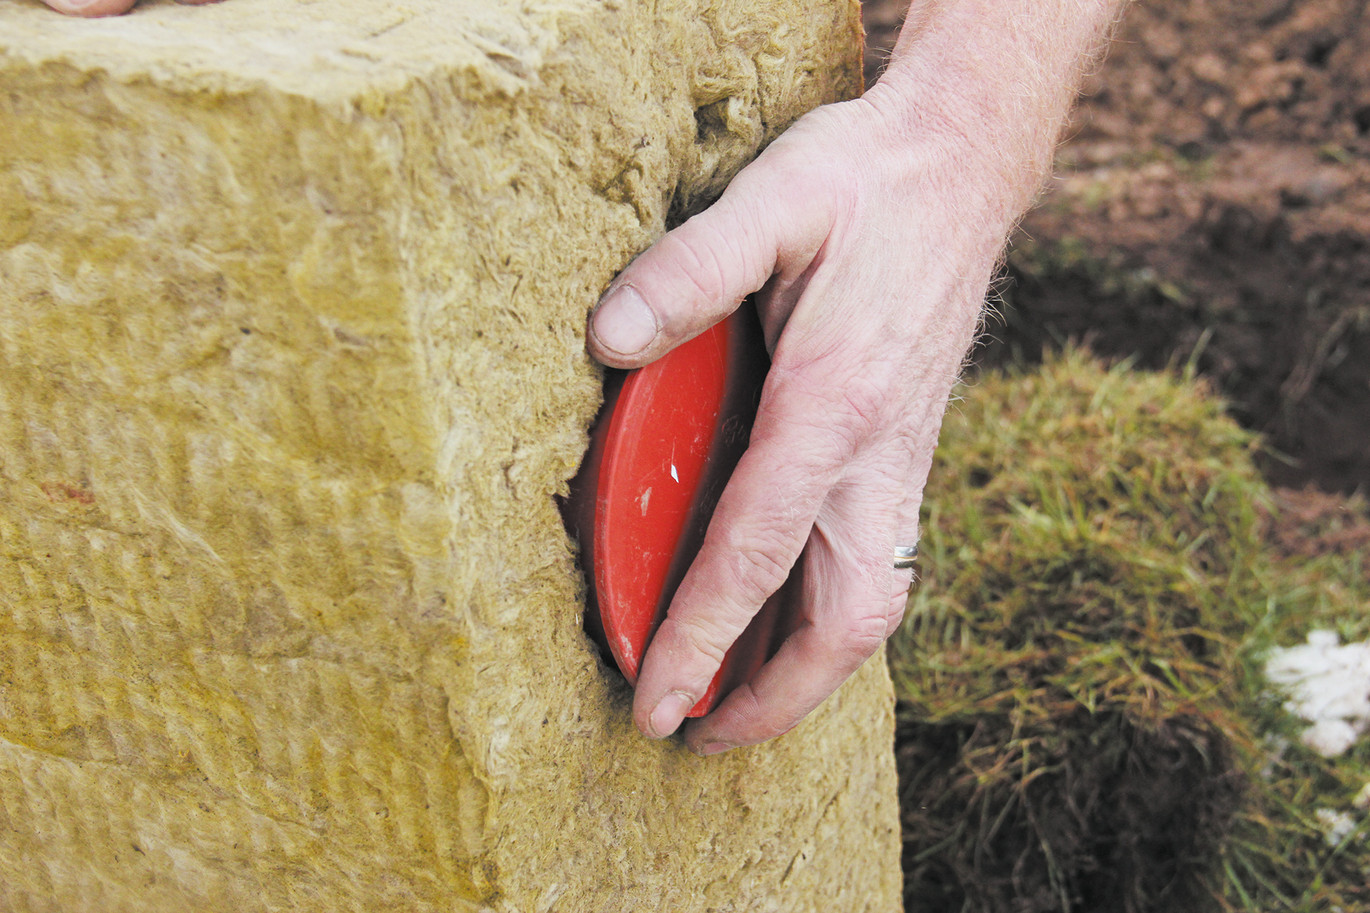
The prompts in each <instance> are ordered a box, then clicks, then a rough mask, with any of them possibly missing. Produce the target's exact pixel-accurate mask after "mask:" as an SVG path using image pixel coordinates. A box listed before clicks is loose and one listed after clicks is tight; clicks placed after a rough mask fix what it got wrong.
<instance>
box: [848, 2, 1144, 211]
mask: <svg viewBox="0 0 1370 913" xmlns="http://www.w3.org/2000/svg"><path fill="white" fill-rule="evenodd" d="M1126 5H1127V3H1126V0H913V4H912V6H911V8H910V9H909V13H908V17H907V19H906V21H905V24H904V27H903V29H902V31H901V33H900V36H899V41H898V43H897V44H896V46H895V48H894V52H893V53H892V55H891V58H890V64H889V68H888V70H887V71H886V73H885V75H884V76H883V77H882V78H881V81H880V83H879V85H878V86H877V87H876V89H875V90H873V93H874V92H878V93H879V96H878V97H877V98H873V99H872V100H873V101H876V102H877V103H878V104H879V105H880V106H881V107H883V108H884V109H885V111H886V112H887V115H890V116H893V117H895V118H897V119H898V120H900V121H902V123H903V124H904V125H906V126H907V127H908V128H909V129H910V130H912V131H915V132H917V133H920V134H922V133H926V132H929V131H931V132H934V133H937V134H941V135H943V137H944V138H945V136H946V135H947V134H950V135H951V136H953V137H956V138H957V139H959V140H961V141H964V143H965V144H966V152H967V159H966V164H967V167H974V168H976V169H977V171H978V173H977V174H976V175H975V178H976V179H977V181H976V182H977V183H978V184H980V185H981V187H980V191H981V192H983V193H984V194H985V196H986V199H985V202H986V204H987V205H988V206H989V207H990V208H991V210H992V211H991V212H988V213H986V214H985V215H986V216H988V217H990V218H991V219H994V220H995V221H1001V220H1004V219H1007V220H1009V221H1011V220H1013V219H1015V218H1017V217H1018V216H1019V215H1020V214H1021V213H1022V211H1023V210H1024V209H1026V208H1027V206H1028V205H1029V204H1030V203H1031V202H1032V199H1033V197H1034V196H1035V195H1036V193H1037V191H1038V190H1039V189H1040V187H1041V184H1042V182H1043V180H1045V178H1046V177H1047V175H1048V174H1049V173H1050V168H1051V159H1052V153H1053V150H1054V149H1055V146H1056V143H1057V140H1058V138H1059V136H1060V133H1061V129H1062V127H1063V126H1064V124H1065V122H1066V118H1067V116H1068V114H1069V111H1070V108H1071V106H1072V104H1073V103H1074V100H1075V98H1076V95H1077V93H1078V91H1079V85H1080V81H1081V78H1082V77H1083V75H1084V74H1085V73H1086V72H1087V71H1088V70H1089V69H1090V68H1091V67H1093V66H1096V65H1097V64H1098V61H1099V59H1100V58H1101V56H1102V53H1103V50H1104V47H1105V45H1106V42H1107V38H1108V34H1109V32H1110V31H1111V29H1112V27H1113V25H1114V23H1115V22H1116V21H1117V20H1118V18H1119V16H1120V15H1121V13H1122V11H1123V9H1124V7H1125V6H1126ZM996 217H997V218H996Z"/></svg>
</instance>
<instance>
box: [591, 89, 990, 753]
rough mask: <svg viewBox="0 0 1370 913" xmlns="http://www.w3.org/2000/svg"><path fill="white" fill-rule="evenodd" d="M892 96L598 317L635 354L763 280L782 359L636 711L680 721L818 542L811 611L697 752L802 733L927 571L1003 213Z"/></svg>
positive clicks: (731, 204) (785, 170) (747, 189)
mask: <svg viewBox="0 0 1370 913" xmlns="http://www.w3.org/2000/svg"><path fill="white" fill-rule="evenodd" d="M884 101H885V99H884V98H883V97H882V91H881V87H879V86H877V87H876V88H875V89H873V90H872V91H871V92H870V93H869V94H868V95H867V96H866V97H864V98H861V99H858V100H856V101H852V102H847V103H845V104H839V105H830V106H827V107H824V108H821V109H819V110H817V111H814V112H812V113H811V114H809V115H808V116H806V117H805V118H803V119H802V120H800V121H799V122H798V123H797V124H796V125H795V126H794V127H792V128H791V129H790V130H789V131H788V132H787V133H785V134H784V135H783V136H782V137H781V138H780V139H779V140H778V141H776V142H775V143H774V144H772V145H771V146H770V147H769V148H768V149H767V150H766V151H765V152H764V153H763V154H762V155H761V156H760V158H758V159H757V161H756V162H754V163H753V164H751V165H750V166H748V167H747V168H746V169H744V170H743V171H742V173H741V174H739V175H738V176H737V178H736V179H735V180H734V181H733V182H732V184H731V185H730V186H729V188H728V190H727V192H726V193H725V194H724V196H723V197H722V199H720V200H719V201H718V203H716V204H715V205H714V206H713V207H712V208H710V209H709V210H707V211H705V212H704V213H702V214H700V215H698V216H696V217H694V218H693V219H691V220H690V221H689V222H687V223H685V224H684V225H682V226H681V227H680V228H678V229H676V230H675V231H673V232H671V233H670V234H669V235H668V236H667V237H666V238H664V239H663V240H662V241H660V242H659V243H658V244H657V245H656V246H655V247H654V248H652V250H650V251H649V252H647V253H646V254H644V255H642V256H641V257H639V258H638V259H637V260H636V261H635V262H633V263H632V264H631V265H630V266H629V267H628V268H627V269H626V270H624V271H623V273H622V274H620V276H619V277H618V278H617V280H615V282H614V283H613V285H612V286H611V288H610V291H609V292H608V294H607V295H606V296H605V299H604V302H605V303H604V304H602V305H601V307H600V310H599V312H598V313H597V314H596V315H595V318H594V320H593V322H592V324H591V332H590V350H591V352H592V353H593V354H594V355H595V356H596V357H597V358H599V359H600V360H601V361H604V362H606V363H608V364H613V365H617V366H620V367H629V366H636V365H640V364H644V363H646V362H648V361H651V360H653V359H654V358H656V357H658V356H660V355H661V354H664V352H665V351H666V350H667V349H668V348H669V347H670V346H671V345H673V344H676V343H678V342H681V341H683V340H685V339H688V338H690V337H692V336H694V335H696V334H697V333H699V332H701V331H702V330H704V329H705V328H706V327H708V326H709V325H711V324H713V323H715V322H717V321H718V320H720V319H722V318H723V317H725V316H727V314H728V313H730V312H731V311H732V310H733V309H734V308H736V307H738V305H739V302H740V301H741V299H742V298H743V297H744V296H746V295H748V294H750V293H752V292H753V291H756V290H758V289H759V290H760V291H759V293H758V294H757V295H756V298H755V301H756V305H757V308H758V311H759V313H760V316H761V320H762V326H763V327H764V329H765V334H766V340H767V346H768V348H770V350H771V353H772V366H771V370H770V373H769V375H768V376H767V380H766V387H765V390H764V393H763V395H762V400H761V407H760V409H759V412H758V416H757V421H756V425H755V428H754V430H753V432H752V438H751V444H750V446H749V448H748V450H747V452H746V454H745V455H744V456H743V458H742V461H741V462H740V464H739V465H738V467H737V470H736V471H735V473H734V475H733V477H732V480H731V482H730V483H729V485H728V487H727V489H726V491H725V493H724V495H723V497H722V500H721V501H720V502H719V505H718V509H717V511H716V512H715V515H714V520H713V523H712V524H711V526H710V528H709V532H708V535H707V536H706V539H705V542H704V546H703V548H702V549H701V551H700V553H699V556H698V557H697V558H696V560H695V562H694V564H693V566H692V567H691V568H690V571H689V572H688V574H687V575H686V576H685V579H684V581H683V582H682V584H681V587H680V589H679V591H678V593H677V595H676V598H675V601H674V602H673V604H672V606H671V611H670V613H669V615H668V617H667V619H666V621H665V622H664V623H663V624H662V626H661V628H660V630H659V631H658V632H657V634H656V637H655V639H654V640H653V642H652V644H651V647H650V649H649V651H648V653H647V656H646V659H645V662H644V665H643V667H642V671H641V675H640V677H639V679H638V683H637V695H638V697H637V702H636V705H635V716H636V718H637V722H638V725H639V727H641V728H642V729H643V731H644V732H647V733H648V734H650V735H654V736H662V735H666V734H668V733H670V732H672V731H673V730H675V729H676V727H677V726H679V724H680V722H681V717H682V716H683V714H684V713H685V712H686V711H688V709H689V708H690V707H691V706H692V705H693V703H694V701H695V697H696V696H697V695H699V694H702V693H703V691H704V689H705V688H706V687H707V686H708V683H709V681H710V679H711V678H712V676H713V673H714V672H715V671H716V669H717V667H718V664H719V662H720V661H721V660H722V657H723V654H724V653H725V652H726V650H727V648H728V646H729V645H731V643H732V642H733V641H734V640H735V639H736V638H737V636H738V635H739V634H740V633H741V632H742V630H743V629H744V628H745V627H746V625H747V623H748V622H749V621H750V620H751V618H752V616H753V615H754V614H755V613H756V611H757V610H758V608H759V607H760V605H761V604H762V603H763V602H764V601H765V600H766V598H767V597H768V596H769V595H770V594H771V593H772V592H774V591H775V590H776V589H777V588H778V587H779V586H780V584H781V583H783V582H784V581H785V579H786V577H787V575H788V574H789V573H790V570H791V568H792V567H793V566H794V565H795V563H796V562H797V560H798V559H799V556H800V554H801V553H802V554H803V555H804V564H803V574H802V581H803V583H802V599H801V600H800V602H801V604H802V606H803V611H804V613H805V622H806V623H805V624H803V625H802V626H800V627H799V630H798V631H797V633H795V634H794V635H793V636H791V637H790V638H789V639H788V640H787V641H786V642H785V644H784V645H783V647H782V648H781V650H780V652H779V654H778V655H777V656H776V657H775V658H774V659H773V660H772V661H771V662H770V663H769V664H767V666H765V667H764V668H763V669H762V670H761V672H760V673H759V674H758V675H757V676H756V678H755V679H754V680H753V681H752V682H750V683H748V684H746V685H743V686H742V687H740V688H739V689H737V690H736V691H735V692H733V694H732V695H730V696H729V697H728V698H727V699H726V700H725V702H724V703H723V704H722V705H721V706H720V707H719V708H718V709H717V710H716V711H715V712H714V713H713V714H712V715H711V716H710V717H709V718H708V719H707V720H706V721H703V722H701V723H699V724H693V725H694V731H693V732H692V733H691V739H690V744H691V746H692V747H695V748H696V749H697V750H700V751H708V750H709V749H710V748H715V749H716V748H717V747H718V746H717V745H716V744H715V743H717V742H724V743H725V744H727V743H731V744H749V743H753V742H759V741H764V740H765V739H768V738H771V737H773V736H776V735H779V734H780V733H782V732H784V731H785V730H786V729H788V728H789V727H790V726H792V725H793V724H794V722H796V721H797V720H799V719H800V718H802V717H803V716H804V715H806V714H807V713H808V712H809V711H811V710H812V709H813V708H814V707H816V706H817V705H818V704H819V703H820V702H821V701H822V700H823V699H824V698H825V697H827V696H828V695H829V694H831V693H832V692H833V691H834V690H835V689H836V688H837V686H838V685H840V684H841V683H842V682H843V681H844V680H845V679H846V678H847V677H848V676H850V675H851V674H852V673H853V672H854V671H855V670H856V669H857V668H858V667H859V666H860V665H861V664H862V663H863V662H865V661H866V660H867V659H868V658H869V657H870V656H871V655H872V654H874V653H875V651H876V650H877V649H878V648H879V647H880V645H881V644H882V643H883V642H884V640H885V639H886V638H887V637H888V636H889V635H890V633H892V632H893V631H894V629H895V627H896V626H898V624H899V622H900V620H901V619H902V617H903V612H904V603H905V600H906V596H907V591H908V588H909V583H910V580H911V572H910V571H908V570H900V571H896V570H895V569H894V567H893V559H892V555H893V553H894V547H895V545H896V544H912V543H914V542H917V541H918V509H919V503H920V500H921V493H922V490H923V486H924V483H925V482H926V480H927V475H928V469H929V467H930V466H931V463H932V453H933V448H934V447H935V445H936V441H937V432H938V428H939V426H940V423H941V416H942V412H943V410H944V409H945V407H946V402H947V397H948V394H949V393H950V391H951V387H952V384H953V383H954V381H955V379H956V376H957V373H958V370H959V368H960V366H961V361H962V358H963V356H964V354H965V352H966V350H967V348H968V347H969V345H970V343H971V339H972V336H973V333H974V330H975V325H976V320H977V316H978V313H979V304H980V301H981V300H982V298H983V295H984V292H985V288H986V286H987V285H988V284H989V281H990V277H991V273H992V271H993V269H994V266H995V261H996V258H997V257H998V254H999V249H1000V245H1001V243H1002V237H1001V232H1002V231H1003V228H1002V227H1001V226H994V227H989V226H980V225H976V224H975V223H974V222H973V221H968V220H966V219H965V218H963V216H962V214H961V213H958V212H956V211H954V210H952V209H951V208H950V207H949V206H948V205H947V201H946V200H945V199H943V198H942V195H940V194H939V193H938V190H937V188H938V186H939V185H940V184H943V183H945V182H947V181H948V180H950V179H951V173H952V172H954V171H955V170H956V169H957V167H958V161H957V159H956V158H955V157H949V156H948V155H947V153H948V152H949V151H951V147H949V146H948V145H947V144H945V143H942V142H939V141H932V140H931V139H927V140H923V139H912V140H910V138H909V137H907V136H905V135H904V132H905V131H904V130H902V129H901V128H900V126H899V125H897V124H894V123H891V122H890V119H889V118H888V117H887V115H886V111H885V110H884V109H883V108H882V106H881V105H882V102H884ZM959 151H962V152H964V150H963V149H962V150H959ZM623 296H632V297H636V299H637V300H636V301H631V300H629V301H625V300H624V297H623ZM644 301H645V302H651V315H650V317H648V318H647V319H645V320H644V323H646V324H647V325H648V326H655V327H656V331H655V332H654V333H652V336H651V338H652V340H653V341H652V342H650V343H649V344H648V345H647V346H646V348H645V349H643V350H640V351H638V352H635V353H627V352H623V351H615V348H614V346H613V344H612V343H613V340H615V339H616V338H617V337H614V336H612V335H610V333H611V332H612V331H613V330H615V329H620V327H618V326H614V325H612V320H611V318H616V317H619V316H620V315H618V314H612V315H611V314H610V308H611V307H621V306H625V305H633V306H636V307H639V308H643V307H645V306H646V305H644V304H643V303H642V302H644ZM645 336H646V334H641V335H639V336H638V337H631V336H630V337H629V338H630V339H634V338H636V339H641V338H644V337H645ZM622 345H623V348H628V347H630V346H631V345H632V342H629V343H626V344H622ZM662 699H664V700H665V703H664V704H661V706H660V707H659V708H658V707H657V704H658V702H659V701H660V700H662ZM653 711H655V712H653Z"/></svg>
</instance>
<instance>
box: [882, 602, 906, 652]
mask: <svg viewBox="0 0 1370 913" xmlns="http://www.w3.org/2000/svg"><path fill="white" fill-rule="evenodd" d="M908 605H909V597H908V593H907V591H905V592H901V593H899V594H897V595H894V596H891V597H890V602H889V606H888V607H887V608H886V610H885V639H886V640H888V639H889V638H890V635H892V634H893V633H894V632H895V631H897V630H899V626H900V625H901V624H903V623H904V613H905V612H907V611H908Z"/></svg>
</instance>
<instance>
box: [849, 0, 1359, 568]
mask: <svg viewBox="0 0 1370 913" xmlns="http://www.w3.org/2000/svg"><path fill="white" fill-rule="evenodd" d="M905 6H906V3H904V2H901V0H867V2H866V3H865V11H866V26H867V32H868V37H867V55H866V71H867V81H868V82H871V81H873V80H875V79H877V78H878V74H879V71H880V69H881V67H882V66H883V63H884V59H885V57H886V55H887V54H888V49H889V48H890V47H891V46H892V45H893V42H894V38H895V35H896V34H897V29H898V25H899V19H900V16H901V14H902V10H903V8H904V7H905ZM1367 7H1370V4H1368V3H1367V2H1366V0H1150V2H1136V3H1134V4H1133V5H1132V6H1131V7H1130V9H1129V11H1128V13H1127V16H1126V18H1125V20H1124V22H1123V23H1122V25H1121V26H1120V28H1119V29H1118V32H1117V36H1116V40H1115V42H1114V44H1113V47H1112V49H1111V51H1110V54H1109V57H1108V59H1107V61H1106V63H1105V64H1104V65H1103V66H1102V67H1101V68H1100V69H1099V71H1098V72H1097V73H1094V74H1092V75H1091V76H1090V78H1089V79H1088V80H1087V82H1086V85H1085V98H1084V100H1083V101H1082V103H1081V105H1080V107H1079V108H1078V110H1077V111H1076V113H1075V116H1074V119H1073V122H1072V125H1071V127H1070V129H1069V131H1068V136H1067V140H1066V142H1065V144H1064V146H1063V147H1062V149H1061V153H1060V156H1059V160H1058V168H1057V177H1056V180H1055V181H1053V183H1052V185H1051V187H1050V188H1049V190H1048V192H1047V193H1046V194H1045V195H1044V197H1043V199H1042V202H1041V204H1040V205H1039V206H1038V207H1037V209H1035V210H1034V211H1033V212H1032V213H1031V214H1030V215H1029V216H1028V217H1027V219H1026V220H1025V221H1024V224H1023V227H1022V231H1021V232H1020V234H1019V237H1018V238H1016V239H1015V241H1014V244H1013V248H1012V252H1011V254H1010V256H1009V265H1008V274H1009V280H1008V282H1006V284H1005V287H1004V289H1003V292H1002V294H1003V299H1004V300H1003V302H1002V304H1001V306H1000V308H999V314H998V315H997V316H996V317H995V318H993V319H992V320H991V323H990V325H989V327H988V333H987V336H986V340H985V342H984V344H983V346H982V348H981V350H980V352H979V353H978V355H977V361H978V362H979V363H981V364H986V365H989V364H999V363H1003V362H1004V361H1006V360H1009V359H1012V358H1021V359H1027V360H1034V359H1036V358H1038V357H1040V355H1041V352H1042V350H1043V348H1044V347H1051V346H1054V345H1057V344H1059V343H1060V342H1062V341H1064V340H1066V339H1083V340H1084V341H1085V342H1087V343H1088V345H1089V346H1090V348H1092V349H1093V350H1094V351H1096V352H1098V353H1100V354H1102V355H1105V356H1108V357H1119V358H1135V360H1136V363H1137V364H1138V365H1139V366H1142V367H1164V366H1166V365H1175V364H1185V363H1188V362H1190V361H1191V360H1192V361H1193V362H1194V363H1195V364H1196V365H1197V366H1198V368H1199V370H1200V371H1201V372H1202V373H1203V374H1205V375H1207V376H1208V377H1210V378H1211V379H1212V380H1213V381H1214V382H1215V384H1216V385H1217V387H1218V389H1219V390H1220V391H1221V392H1222V393H1223V395H1224V396H1225V397H1226V398H1227V399H1228V400H1229V402H1230V403H1231V408H1232V411H1233V413H1234V415H1236V416H1237V417H1238V419H1239V420H1241V421H1242V422H1243V423H1244V424H1246V425H1247V426H1248V427H1251V428H1253V429H1255V430H1258V431H1260V432H1261V433H1262V434H1263V435H1264V436H1265V438H1266V440H1267V441H1268V443H1269V445H1270V447H1271V450H1272V455H1271V456H1270V457H1268V458H1267V459H1266V460H1265V462H1264V468H1265V471H1266V473H1267V476H1268V477H1269V478H1270V479H1271V481H1272V482H1273V483H1275V484H1276V485H1277V486H1280V489H1279V493H1278V498H1279V500H1280V501H1281V503H1282V505H1283V506H1284V508H1285V509H1284V510H1283V511H1282V519H1281V520H1280V523H1281V524H1282V525H1284V526H1285V527H1287V530H1286V533H1285V536H1284V540H1285V541H1286V543H1287V545H1288V547H1289V548H1290V550H1291V551H1295V552H1297V551H1300V550H1303V551H1312V552H1317V551H1324V550H1338V549H1343V548H1349V547H1354V546H1356V545H1363V544H1365V543H1366V542H1367V541H1370V522H1367V520H1366V518H1365V516H1364V514H1363V510H1362V509H1358V508H1356V507H1355V506H1354V505H1355V504H1356V503H1363V502H1353V501H1351V500H1350V499H1349V498H1347V497H1345V496H1346V495H1349V494H1351V493H1353V492H1355V491H1357V490H1360V491H1362V492H1363V491H1365V490H1366V489H1368V488H1370V11H1368V9H1367ZM1348 511H1352V512H1354V513H1355V514H1356V516H1354V517H1349V516H1348V515H1347V514H1348ZM1329 515H1338V516H1339V520H1340V522H1339V523H1338V524H1336V526H1337V529H1338V532H1337V541H1335V542H1333V541H1327V542H1323V541H1319V540H1318V538H1317V536H1316V535H1310V533H1309V531H1310V530H1313V529H1315V528H1317V527H1319V526H1320V520H1321V519H1325V518H1326V517H1328V516H1329ZM1348 520H1352V521H1354V522H1351V523H1350V524H1349V525H1348V523H1347V521H1348Z"/></svg>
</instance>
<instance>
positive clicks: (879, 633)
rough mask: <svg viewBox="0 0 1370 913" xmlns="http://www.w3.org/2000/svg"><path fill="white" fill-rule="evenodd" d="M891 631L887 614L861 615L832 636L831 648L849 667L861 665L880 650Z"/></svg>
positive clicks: (850, 620)
mask: <svg viewBox="0 0 1370 913" xmlns="http://www.w3.org/2000/svg"><path fill="white" fill-rule="evenodd" d="M888 631H889V618H888V617H887V615H886V614H885V613H883V612H882V613H878V614H871V615H860V616H857V617H855V618H852V619H849V620H848V621H847V622H846V623H845V624H843V625H842V626H841V627H840V628H839V629H837V630H836V631H834V632H833V634H832V635H831V636H830V643H829V648H830V649H831V651H832V652H833V653H834V654H835V655H837V656H839V657H841V658H842V659H843V660H845V661H846V662H847V664H848V665H851V666H853V667H855V666H858V665H860V664H861V663H863V662H865V661H866V660H867V659H869V658H870V657H871V656H872V655H874V654H875V651H876V650H879V649H880V645H881V644H883V643H884V642H885V638H886V636H887V634H888Z"/></svg>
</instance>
